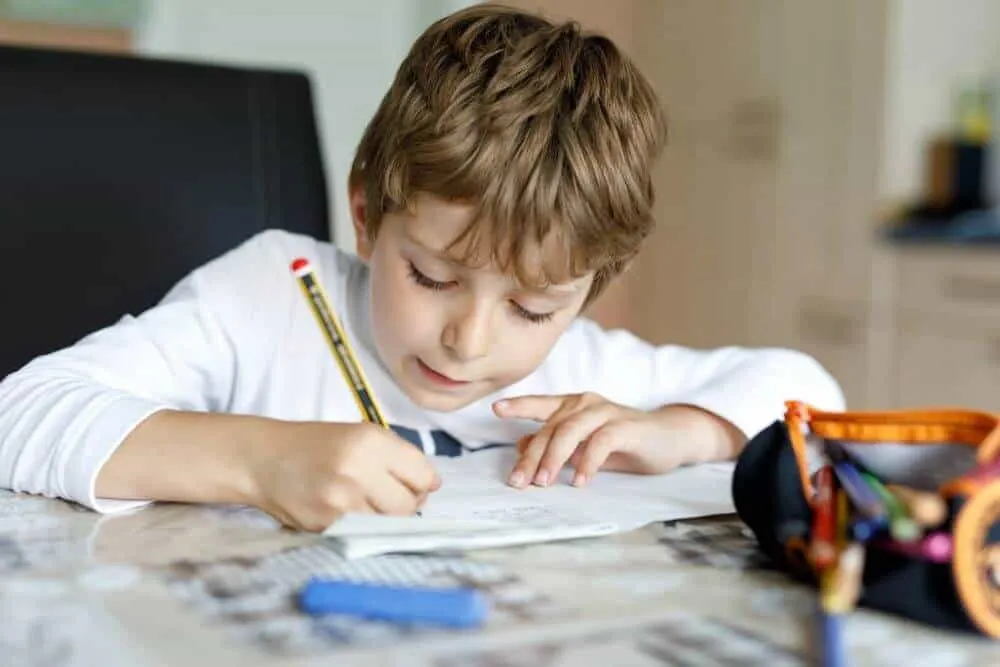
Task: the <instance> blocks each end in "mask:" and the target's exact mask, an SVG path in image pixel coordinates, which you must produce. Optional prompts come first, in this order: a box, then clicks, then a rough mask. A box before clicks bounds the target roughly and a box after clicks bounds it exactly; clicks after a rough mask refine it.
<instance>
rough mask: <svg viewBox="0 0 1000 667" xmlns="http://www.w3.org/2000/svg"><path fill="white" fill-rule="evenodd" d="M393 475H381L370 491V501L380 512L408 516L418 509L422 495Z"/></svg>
mask: <svg viewBox="0 0 1000 667" xmlns="http://www.w3.org/2000/svg"><path fill="white" fill-rule="evenodd" d="M421 495H423V494H419V493H417V494H415V493H414V492H413V490H412V489H410V488H408V486H407V485H405V484H403V483H402V482H401V481H400V480H399V479H398V478H396V477H394V476H393V475H390V474H386V475H383V476H381V477H380V478H379V479H378V481H377V482H376V483H375V485H374V486H373V487H372V488H371V489H370V490H369V492H368V502H369V503H370V504H371V506H372V507H374V508H375V511H376V512H378V513H379V514H396V515H400V516H408V515H410V514H413V513H414V512H415V511H416V510H417V506H418V504H419V502H420V496H421Z"/></svg>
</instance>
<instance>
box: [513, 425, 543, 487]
mask: <svg viewBox="0 0 1000 667" xmlns="http://www.w3.org/2000/svg"><path fill="white" fill-rule="evenodd" d="M549 433H550V431H548V430H546V429H542V430H541V431H539V432H538V433H536V434H535V435H533V436H529V437H528V438H527V442H526V444H525V445H524V448H523V449H522V450H521V456H520V458H519V459H518V460H517V463H516V464H515V465H514V469H513V470H512V471H511V473H510V477H508V478H507V483H508V484H510V485H511V486H513V487H516V488H518V489H523V488H524V487H525V486H527V485H528V484H531V483H532V482H533V481H534V479H535V474H536V473H537V472H538V464H539V462H540V461H541V460H542V455H543V454H544V453H545V447H546V445H547V443H548V441H549Z"/></svg>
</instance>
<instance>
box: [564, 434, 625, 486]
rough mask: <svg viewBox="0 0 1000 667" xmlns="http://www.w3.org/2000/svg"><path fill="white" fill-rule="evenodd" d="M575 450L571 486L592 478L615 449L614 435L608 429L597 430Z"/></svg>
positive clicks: (580, 484)
mask: <svg viewBox="0 0 1000 667" xmlns="http://www.w3.org/2000/svg"><path fill="white" fill-rule="evenodd" d="M577 451H578V452H579V457H578V460H577V464H576V465H575V466H574V467H575V469H576V473H575V474H574V475H573V486H583V485H585V484H586V483H587V482H589V481H590V480H592V479H593V478H594V475H596V474H597V471H598V470H600V469H601V466H603V465H604V463H605V462H606V461H607V460H608V457H609V456H611V454H612V453H613V452H614V451H615V441H614V437H613V435H611V434H609V432H608V431H603V432H602V431H598V432H597V433H595V434H594V437H592V438H591V439H590V440H589V441H588V442H587V443H586V444H584V445H582V446H581V447H580V448H579V449H578V450H577Z"/></svg>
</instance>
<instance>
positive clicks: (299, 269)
mask: <svg viewBox="0 0 1000 667" xmlns="http://www.w3.org/2000/svg"><path fill="white" fill-rule="evenodd" d="M311 270H312V266H310V264H309V260H308V259H306V258H305V257H299V258H298V259H296V260H295V261H294V262H292V273H294V274H295V275H297V276H301V275H304V274H306V273H309V271H311Z"/></svg>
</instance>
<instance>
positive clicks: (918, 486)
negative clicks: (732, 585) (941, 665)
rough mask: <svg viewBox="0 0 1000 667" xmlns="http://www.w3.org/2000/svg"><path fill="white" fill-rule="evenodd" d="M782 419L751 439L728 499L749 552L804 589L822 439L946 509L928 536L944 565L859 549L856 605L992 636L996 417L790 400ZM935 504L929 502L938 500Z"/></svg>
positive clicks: (908, 553) (884, 539) (999, 429)
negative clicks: (751, 544) (945, 553)
mask: <svg viewBox="0 0 1000 667" xmlns="http://www.w3.org/2000/svg"><path fill="white" fill-rule="evenodd" d="M787 407H788V409H787V411H786V414H785V418H784V420H781V421H776V422H775V423H773V424H772V425H771V426H770V427H768V428H766V429H765V430H764V431H762V432H761V433H759V434H757V435H756V436H755V437H754V438H752V439H751V441H750V442H749V443H748V444H747V446H746V448H745V449H744V451H743V452H742V453H741V455H740V457H739V459H738V461H737V465H736V470H735V472H734V475H733V501H734V504H735V506H736V511H737V513H738V514H739V516H740V518H741V519H742V520H743V521H744V522H745V523H746V524H747V526H748V527H749V528H750V529H751V530H752V531H753V533H754V535H755V536H756V538H757V542H758V545H759V547H760V549H761V550H762V551H763V552H764V554H765V555H767V556H768V557H769V558H770V559H771V560H772V561H773V562H774V563H775V564H776V565H777V566H778V567H780V568H782V569H783V570H785V571H786V572H788V573H789V574H790V575H792V576H794V577H796V578H798V579H800V580H803V581H808V582H810V583H812V584H813V585H815V584H816V583H817V577H816V576H815V574H814V573H813V570H812V568H811V567H810V565H809V562H808V559H807V558H805V557H804V554H805V547H806V546H807V545H808V544H809V540H810V535H809V532H810V528H811V526H812V517H813V503H814V489H813V481H812V476H811V472H812V470H813V468H815V467H818V465H820V464H822V463H824V462H825V461H824V460H823V459H822V457H821V456H820V454H819V453H820V452H822V451H823V448H824V446H825V445H826V444H827V442H828V441H832V442H833V443H835V444H836V445H839V446H841V447H842V448H843V449H845V450H847V451H848V452H849V454H850V455H851V457H852V458H854V459H855V460H857V461H859V462H860V464H862V465H863V466H864V468H866V469H867V470H868V471H870V472H873V473H874V474H875V475H876V476H878V477H879V478H880V479H882V480H883V481H885V482H886V483H887V484H899V485H902V486H904V487H906V488H909V489H914V490H917V491H919V492H923V493H925V494H932V495H933V496H935V497H936V498H932V499H933V500H935V501H936V503H937V504H938V505H939V506H940V505H942V504H943V506H944V508H945V510H946V511H945V512H944V513H943V515H942V516H943V517H944V518H943V520H941V522H940V525H938V526H935V527H934V528H933V532H934V533H935V534H936V535H937V536H938V537H942V536H944V537H950V541H949V544H950V557H949V558H946V559H943V558H936V559H930V558H928V557H926V556H925V555H923V554H919V553H913V552H912V550H900V549H898V548H893V544H896V542H895V541H894V540H892V539H891V538H889V537H888V536H887V535H883V536H876V537H875V538H873V539H870V540H867V541H866V542H865V569H864V578H863V588H862V594H861V598H860V600H859V603H858V604H859V605H860V606H864V607H868V608H872V609H877V610H881V611H885V612H889V613H894V614H898V615H901V616H905V617H907V618H910V619H913V620H917V621H921V622H924V623H928V624H930V625H933V626H935V627H943V628H953V629H962V630H969V631H973V632H979V633H982V634H985V635H988V636H991V637H1000V458H998V454H1000V416H998V415H995V414H992V413H988V412H982V411H975V410H961V409H935V410H897V411H885V412H862V411H845V412H824V411H821V410H816V409H815V408H813V407H811V406H809V405H806V404H804V403H800V402H796V401H790V402H789V403H788V404H787ZM938 499H939V500H938Z"/></svg>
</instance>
